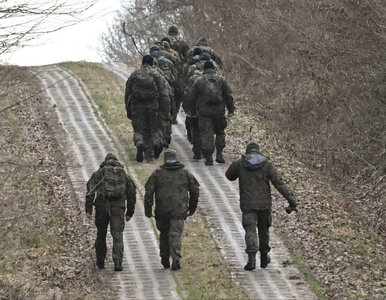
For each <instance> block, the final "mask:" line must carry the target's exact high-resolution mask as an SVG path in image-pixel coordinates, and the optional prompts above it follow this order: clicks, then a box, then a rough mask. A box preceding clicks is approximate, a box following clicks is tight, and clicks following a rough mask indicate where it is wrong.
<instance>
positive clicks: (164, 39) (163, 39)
mask: <svg viewBox="0 0 386 300" xmlns="http://www.w3.org/2000/svg"><path fill="white" fill-rule="evenodd" d="M163 42H168V43H169V45H170V44H171V43H172V42H171V41H170V39H169V38H168V37H166V36H165V37H164V38H162V40H161V43H163Z"/></svg>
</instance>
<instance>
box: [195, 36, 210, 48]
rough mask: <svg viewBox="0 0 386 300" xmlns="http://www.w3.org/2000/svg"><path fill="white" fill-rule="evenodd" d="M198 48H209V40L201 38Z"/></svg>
mask: <svg viewBox="0 0 386 300" xmlns="http://www.w3.org/2000/svg"><path fill="white" fill-rule="evenodd" d="M197 45H198V46H208V40H207V39H206V38H204V37H202V38H200V39H199V40H198V42H197Z"/></svg>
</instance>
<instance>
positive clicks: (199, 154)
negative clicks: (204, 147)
mask: <svg viewBox="0 0 386 300" xmlns="http://www.w3.org/2000/svg"><path fill="white" fill-rule="evenodd" d="M193 159H197V160H198V159H201V153H194V155H193Z"/></svg>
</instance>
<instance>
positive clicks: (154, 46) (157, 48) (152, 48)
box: [150, 45, 160, 51]
mask: <svg viewBox="0 0 386 300" xmlns="http://www.w3.org/2000/svg"><path fill="white" fill-rule="evenodd" d="M154 50H160V48H159V46H158V45H153V46H151V47H150V51H154Z"/></svg>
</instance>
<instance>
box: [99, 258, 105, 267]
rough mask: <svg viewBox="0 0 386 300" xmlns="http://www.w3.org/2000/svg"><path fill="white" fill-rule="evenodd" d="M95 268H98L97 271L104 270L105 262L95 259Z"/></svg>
mask: <svg viewBox="0 0 386 300" xmlns="http://www.w3.org/2000/svg"><path fill="white" fill-rule="evenodd" d="M97 266H98V269H104V268H105V260H104V259H101V258H98V259H97Z"/></svg>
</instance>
